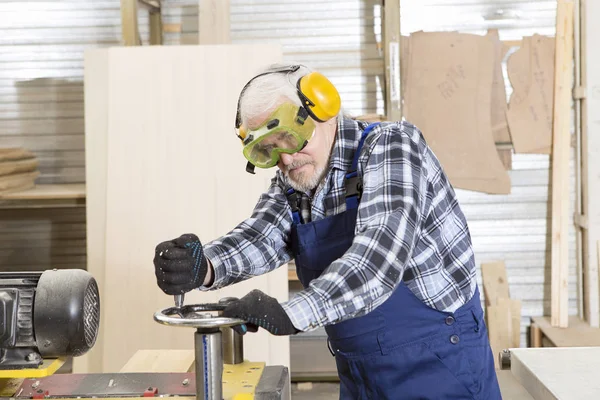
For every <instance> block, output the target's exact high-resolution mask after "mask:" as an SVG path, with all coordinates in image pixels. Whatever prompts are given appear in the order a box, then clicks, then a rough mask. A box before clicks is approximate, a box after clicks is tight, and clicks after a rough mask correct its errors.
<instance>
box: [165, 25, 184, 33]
mask: <svg viewBox="0 0 600 400" xmlns="http://www.w3.org/2000/svg"><path fill="white" fill-rule="evenodd" d="M162 29H163V32H165V33H181V24H162Z"/></svg>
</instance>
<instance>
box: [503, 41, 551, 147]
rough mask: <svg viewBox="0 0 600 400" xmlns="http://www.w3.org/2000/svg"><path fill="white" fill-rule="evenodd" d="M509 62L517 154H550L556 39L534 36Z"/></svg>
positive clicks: (511, 122) (511, 124) (511, 119)
mask: <svg viewBox="0 0 600 400" xmlns="http://www.w3.org/2000/svg"><path fill="white" fill-rule="evenodd" d="M522 43H523V44H522V46H521V48H520V49H519V50H517V51H516V52H515V53H514V54H512V55H511V56H510V57H509V58H508V61H507V68H508V78H509V79H510V83H511V85H512V88H513V93H512V94H511V96H510V101H509V104H508V111H507V113H506V115H507V119H508V124H509V128H510V135H511V138H512V142H513V145H514V149H515V153H540V154H550V150H551V147H552V103H553V83H554V38H551V37H546V36H541V35H534V36H530V37H525V38H523V42H522Z"/></svg>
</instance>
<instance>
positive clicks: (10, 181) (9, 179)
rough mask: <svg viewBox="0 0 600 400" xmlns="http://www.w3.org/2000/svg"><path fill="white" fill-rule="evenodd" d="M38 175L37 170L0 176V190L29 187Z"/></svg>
mask: <svg viewBox="0 0 600 400" xmlns="http://www.w3.org/2000/svg"><path fill="white" fill-rule="evenodd" d="M39 176H40V172H39V171H31V172H23V173H17V174H13V175H3V176H0V192H2V193H10V192H19V191H22V190H27V189H30V188H32V187H33V186H34V183H35V180H36V179H37V177H39Z"/></svg>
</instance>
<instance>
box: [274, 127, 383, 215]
mask: <svg viewBox="0 0 600 400" xmlns="http://www.w3.org/2000/svg"><path fill="white" fill-rule="evenodd" d="M379 124H380V123H379V122H376V123H373V124H370V125H368V126H367V127H366V128H365V130H364V131H363V133H362V136H361V138H360V141H359V142H358V147H357V148H356V151H355V152H354V157H353V159H352V165H351V166H350V169H349V171H348V172H347V173H346V178H345V181H344V186H345V187H346V209H352V208H357V207H358V202H359V199H360V195H361V193H362V182H361V179H360V177H359V176H358V173H357V170H358V158H359V156H360V151H361V150H362V147H363V145H364V143H365V139H366V138H367V135H368V134H369V133H370V132H371V131H372V130H373V128H375V127H376V126H377V125H379ZM285 196H286V197H287V200H288V203H289V204H290V207H291V208H292V218H293V220H294V224H303V223H304V221H303V220H302V216H301V215H300V196H298V194H297V193H296V191H295V190H294V189H293V188H289V189H288V190H286V192H285Z"/></svg>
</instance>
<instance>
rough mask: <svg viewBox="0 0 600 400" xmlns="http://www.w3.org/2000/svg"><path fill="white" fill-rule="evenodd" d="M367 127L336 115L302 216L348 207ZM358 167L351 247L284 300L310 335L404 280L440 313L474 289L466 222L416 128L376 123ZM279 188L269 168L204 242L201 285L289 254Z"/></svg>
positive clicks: (287, 212)
mask: <svg viewBox="0 0 600 400" xmlns="http://www.w3.org/2000/svg"><path fill="white" fill-rule="evenodd" d="M365 126H366V124H365V123H364V122H361V121H354V120H352V119H349V118H343V119H342V118H340V121H339V122H338V131H337V135H336V139H335V142H334V147H333V150H332V153H331V158H330V162H329V170H328V172H327V175H326V177H325V179H324V180H323V182H322V184H321V186H320V187H319V188H318V189H317V190H316V192H315V194H314V196H312V197H309V196H308V195H307V194H302V201H301V208H300V209H301V213H302V217H303V218H304V221H306V222H309V221H316V220H319V219H322V218H326V217H329V216H331V215H335V214H338V213H341V212H344V211H345V210H346V203H345V187H344V177H345V174H346V171H347V170H348V168H349V167H350V165H351V163H352V157H353V155H354V151H355V149H356V148H357V146H358V142H359V140H360V137H361V133H362V130H363V129H364V127H365ZM358 173H359V175H360V176H362V182H363V193H362V197H361V201H360V204H359V209H358V216H357V220H356V230H355V237H354V240H353V243H352V245H351V247H350V248H349V249H348V251H346V253H345V254H344V255H343V256H342V257H341V258H339V259H337V260H336V261H334V262H333V263H332V264H331V265H330V266H329V267H328V268H327V269H325V271H323V273H322V275H321V276H320V277H319V278H318V279H314V280H313V281H312V282H311V283H310V286H309V287H308V288H307V289H304V290H302V291H301V292H299V293H297V294H296V295H295V296H294V297H293V298H291V299H290V300H289V301H288V302H285V303H283V304H282V306H283V308H284V310H285V311H286V313H287V315H288V316H289V317H290V319H291V321H292V323H293V324H294V326H295V327H296V328H298V329H300V330H303V331H309V330H312V329H315V328H317V327H319V326H324V325H328V324H333V323H336V322H340V321H343V320H345V319H349V318H353V317H358V316H361V315H364V314H366V313H368V312H370V311H372V310H373V309H375V308H376V307H377V306H379V305H380V304H382V303H383V302H384V301H385V300H386V299H387V298H388V297H389V296H390V295H391V294H392V292H393V290H394V288H395V287H396V286H397V285H398V284H399V283H400V281H402V280H403V281H404V282H405V283H406V284H407V286H408V287H409V289H410V290H411V291H412V292H413V293H414V294H415V295H416V296H417V297H418V298H419V299H421V300H422V301H423V302H424V303H425V304H426V305H428V306H430V307H433V308H435V309H438V310H440V311H447V312H453V311H455V310H456V309H458V308H459V307H460V306H461V305H463V304H464V303H466V302H467V301H468V300H469V299H470V298H471V297H472V295H473V293H474V291H475V287H476V279H475V271H476V269H475V261H474V254H473V249H472V246H471V238H470V234H469V230H468V227H467V221H466V219H465V217H464V215H463V213H462V211H461V209H460V207H459V204H458V201H457V199H456V195H455V193H454V190H453V188H452V186H451V185H450V183H449V181H448V179H447V177H446V175H445V174H444V172H443V170H442V168H441V166H440V164H439V161H438V160H437V158H436V156H435V155H434V154H433V152H432V151H431V149H430V148H429V147H428V146H427V144H426V143H425V139H424V138H423V135H422V134H421V132H420V131H419V130H418V129H417V128H416V127H415V126H413V125H411V124H409V123H407V122H404V121H403V122H386V123H382V124H381V125H380V126H378V127H376V128H375V129H373V131H372V132H371V133H370V134H369V135H368V136H367V139H366V140H365V144H364V146H363V150H362V152H361V155H360V158H359V166H358ZM287 187H288V186H287V185H286V180H285V178H284V177H283V175H282V174H281V171H277V174H276V176H275V177H274V178H273V180H272V183H271V186H270V188H269V190H268V191H267V192H266V193H264V194H263V195H262V196H261V197H260V199H259V201H258V204H257V205H256V207H255V209H254V212H253V214H252V216H251V217H250V218H248V219H247V220H245V221H243V222H242V223H241V224H240V225H238V226H237V227H236V228H235V229H234V230H233V231H231V232H229V233H228V234H227V235H225V236H223V237H221V238H219V239H217V240H215V241H213V242H211V243H208V244H207V245H206V246H205V255H206V257H208V258H209V259H210V260H211V262H212V263H213V266H214V269H215V280H214V284H213V286H212V287H211V288H210V289H208V290H211V289H218V288H221V287H224V286H227V285H230V284H233V283H235V282H239V281H241V280H245V279H248V278H250V277H252V276H256V275H261V274H264V273H267V272H269V271H271V270H273V269H275V268H277V267H279V266H281V265H282V264H285V263H287V262H288V261H290V260H291V259H292V258H293V255H292V254H291V249H290V246H289V243H290V231H291V227H292V215H291V208H290V206H289V204H288V201H287V198H286V196H285V190H286V188H287ZM200 289H201V290H207V288H200Z"/></svg>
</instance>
